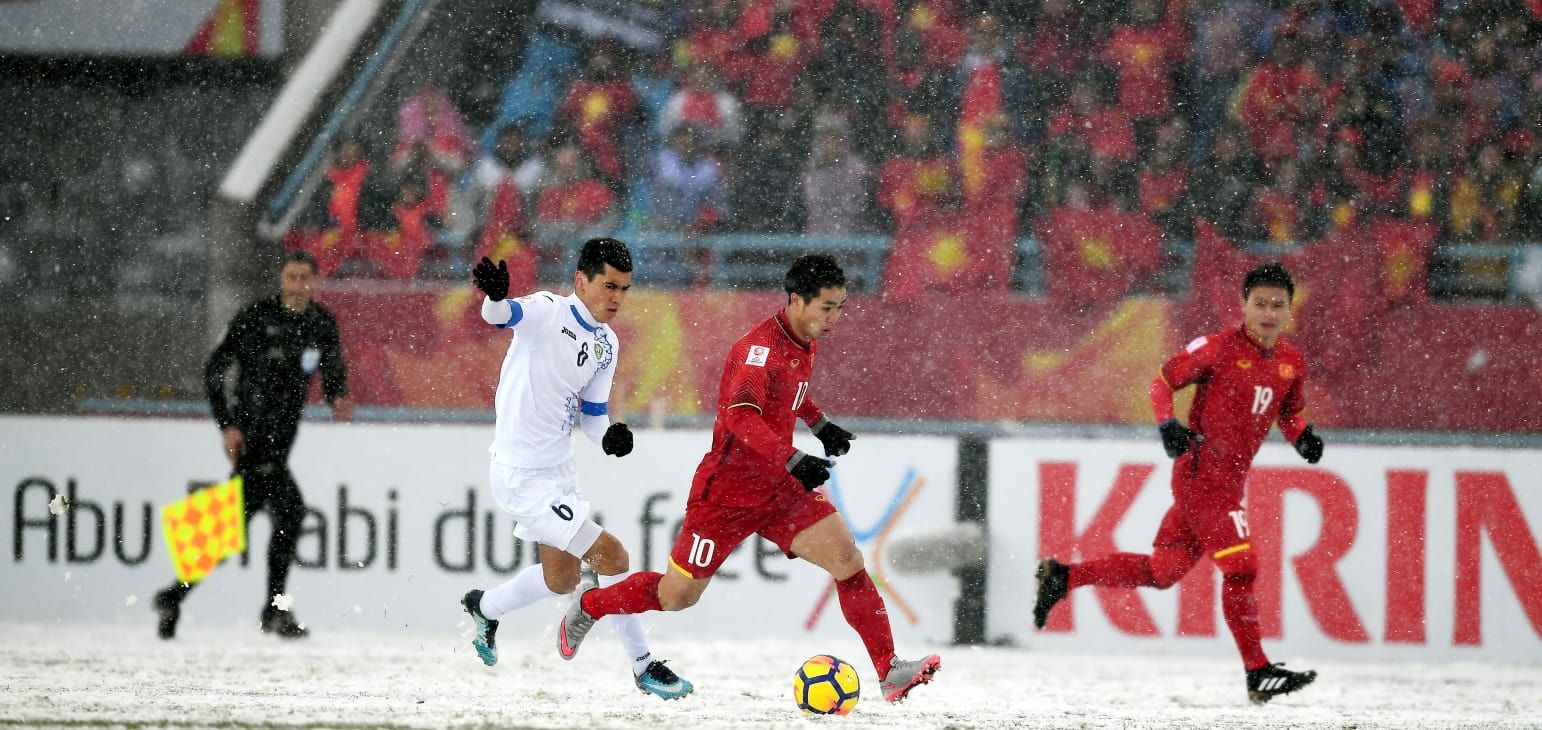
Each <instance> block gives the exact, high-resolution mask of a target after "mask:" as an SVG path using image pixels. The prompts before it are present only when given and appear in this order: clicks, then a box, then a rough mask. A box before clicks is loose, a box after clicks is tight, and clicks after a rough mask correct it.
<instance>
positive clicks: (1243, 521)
mask: <svg viewBox="0 0 1542 730" xmlns="http://www.w3.org/2000/svg"><path fill="white" fill-rule="evenodd" d="M1175 486H1176V485H1175ZM1174 491H1175V492H1176V494H1174V497H1173V506H1172V507H1169V508H1168V510H1167V514H1166V515H1164V516H1163V517H1162V526H1161V527H1159V528H1157V534H1156V539H1155V540H1153V541H1152V544H1153V545H1154V546H1155V547H1156V548H1157V550H1158V551H1162V550H1180V551H1182V552H1184V553H1186V554H1187V555H1188V557H1189V560H1190V561H1197V560H1198V559H1199V557H1200V556H1202V555H1208V556H1210V558H1211V559H1212V560H1214V561H1215V563H1216V565H1217V566H1218V567H1220V568H1221V570H1222V571H1223V572H1224V571H1225V570H1226V569H1227V565H1228V563H1229V562H1233V561H1236V560H1241V559H1242V555H1243V554H1244V553H1250V551H1251V549H1252V544H1251V543H1250V542H1249V541H1248V522H1247V512H1246V510H1244V509H1243V507H1242V501H1241V492H1242V490H1241V489H1230V488H1224V487H1213V486H1202V485H1196V484H1188V485H1184V486H1183V487H1181V488H1178V489H1175V490H1174ZM1230 556H1238V557H1237V558H1233V559H1232V561H1228V560H1227V558H1228V557H1230ZM1249 557H1251V556H1250V555H1249ZM1191 564H1192V563H1191Z"/></svg>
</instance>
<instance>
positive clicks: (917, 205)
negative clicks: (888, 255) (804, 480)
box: [878, 114, 958, 236]
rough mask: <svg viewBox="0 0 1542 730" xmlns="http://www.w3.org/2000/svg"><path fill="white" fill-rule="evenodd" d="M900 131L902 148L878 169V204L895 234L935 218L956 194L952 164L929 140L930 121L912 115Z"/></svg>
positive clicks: (930, 137) (900, 233)
mask: <svg viewBox="0 0 1542 730" xmlns="http://www.w3.org/2000/svg"><path fill="white" fill-rule="evenodd" d="M900 133H901V141H902V144H903V147H902V149H901V150H900V151H899V153H898V154H897V155H895V156H894V157H892V158H890V159H889V160H887V161H886V162H884V163H883V166H882V167H880V168H879V171H878V205H879V207H880V208H882V209H883V210H884V211H886V212H887V213H888V215H889V217H890V220H891V221H892V226H891V227H890V228H891V230H893V232H894V235H895V236H901V235H904V234H905V232H906V230H907V229H908V228H910V227H911V226H913V225H915V224H917V223H918V222H921V221H925V220H929V219H931V218H934V217H936V214H937V213H938V212H940V211H941V210H942V209H943V208H944V207H945V206H946V205H948V204H949V203H950V202H951V201H952V200H953V199H954V198H956V196H957V193H958V183H957V181H956V180H957V173H956V172H955V171H954V169H953V163H952V162H951V161H950V160H949V159H948V158H947V156H945V155H943V154H941V153H939V152H938V151H937V150H936V147H935V145H934V144H933V142H932V140H933V137H932V129H931V120H930V119H929V118H927V117H926V116H924V115H921V114H912V115H910V116H908V117H906V118H905V123H904V126H903V128H902V129H901V130H900Z"/></svg>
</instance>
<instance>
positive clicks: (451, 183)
mask: <svg viewBox="0 0 1542 730" xmlns="http://www.w3.org/2000/svg"><path fill="white" fill-rule="evenodd" d="M472 147H473V144H472V137H471V130H470V129H468V128H467V127H466V123H465V122H464V121H463V120H462V119H461V116H460V112H459V111H457V110H456V109H455V105H454V104H453V103H451V101H450V95H449V94H448V93H447V92H445V90H444V89H442V88H440V87H437V86H424V87H422V88H420V89H418V91H417V93H416V94H413V96H412V98H411V99H409V100H408V101H407V103H406V104H403V105H402V107H401V109H400V110H399V111H398V112H397V123H396V150H395V151H394V152H392V153H391V173H392V177H393V178H395V179H396V180H398V181H408V180H410V181H414V182H416V183H417V184H418V185H419V186H420V189H421V190H422V191H423V193H424V196H425V197H424V199H425V200H426V201H427V203H428V208H429V210H432V211H433V213H434V214H435V215H436V216H437V217H438V218H439V220H441V221H449V220H450V218H451V216H452V215H454V214H455V211H456V206H457V201H456V200H454V193H455V185H456V182H457V181H458V180H459V179H460V176H461V173H463V172H465V170H466V166H467V164H468V163H469V161H470V156H471V151H472ZM399 184H400V183H399ZM467 217H469V216H467Z"/></svg>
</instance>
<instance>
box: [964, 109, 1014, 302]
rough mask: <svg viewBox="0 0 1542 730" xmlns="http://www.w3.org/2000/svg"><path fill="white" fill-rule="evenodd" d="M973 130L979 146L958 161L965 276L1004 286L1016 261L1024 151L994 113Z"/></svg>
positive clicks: (986, 285) (991, 286) (987, 285)
mask: <svg viewBox="0 0 1542 730" xmlns="http://www.w3.org/2000/svg"><path fill="white" fill-rule="evenodd" d="M978 130H979V131H978V132H977V134H978V135H979V138H980V140H979V143H978V147H979V148H978V150H977V151H975V152H972V153H970V152H967V151H966V153H965V154H964V155H963V160H962V161H961V163H960V165H959V167H960V172H961V173H962V178H963V179H962V183H963V186H962V187H963V196H964V213H965V219H966V220H967V221H968V222H969V225H970V233H971V238H972V240H971V242H970V246H969V251H970V266H971V267H972V268H973V271H972V274H971V275H970V277H969V278H971V279H974V280H975V281H976V282H977V283H978V285H979V286H980V287H981V288H985V289H1000V290H1005V289H1007V288H1009V287H1010V285H1011V280H1012V270H1013V268H1014V265H1015V263H1016V260H1017V256H1016V254H1017V248H1016V244H1017V232H1018V209H1019V207H1020V206H1021V204H1022V199H1023V196H1024V195H1025V194H1026V193H1027V191H1028V153H1027V151H1025V150H1024V149H1023V148H1022V147H1021V146H1019V145H1018V144H1016V143H1015V142H1014V140H1013V138H1012V135H1011V134H1010V133H1009V132H1008V131H1007V125H1006V122H1005V120H1003V119H1002V118H1000V117H999V116H992V117H987V118H985V119H984V120H982V122H981V124H980V126H979V128H978ZM972 146H973V145H969V146H966V150H967V148H968V147H972Z"/></svg>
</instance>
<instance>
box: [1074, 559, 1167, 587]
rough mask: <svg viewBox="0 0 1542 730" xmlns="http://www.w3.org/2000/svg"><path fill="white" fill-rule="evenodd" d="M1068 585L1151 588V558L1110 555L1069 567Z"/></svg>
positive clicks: (1154, 582)
mask: <svg viewBox="0 0 1542 730" xmlns="http://www.w3.org/2000/svg"><path fill="white" fill-rule="evenodd" d="M1070 585H1071V587H1072V588H1079V587H1081V586H1113V587H1116V588H1145V587H1153V586H1155V585H1156V581H1155V580H1154V579H1152V577H1151V558H1150V557H1148V556H1145V555H1140V554H1138V553H1111V554H1109V555H1105V556H1103V557H1101V558H1098V559H1097V560H1089V561H1087V562H1085V563H1077V564H1076V565H1073V566H1071V578H1070Z"/></svg>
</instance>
